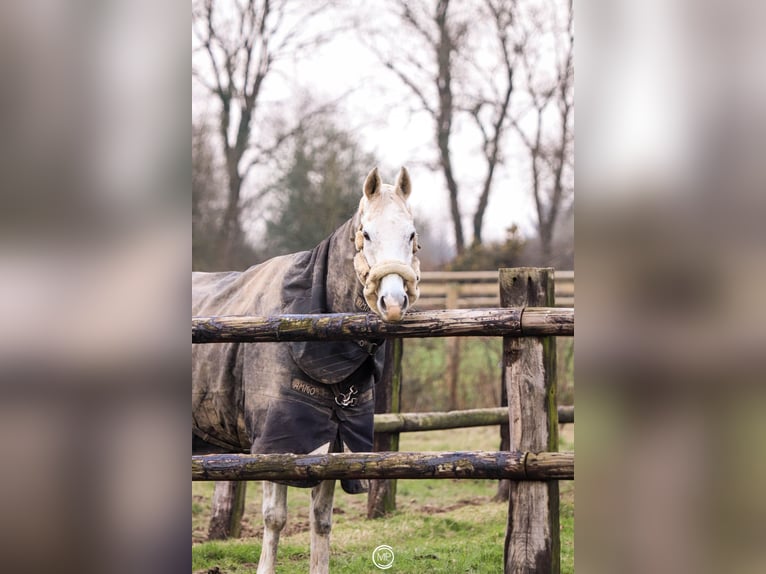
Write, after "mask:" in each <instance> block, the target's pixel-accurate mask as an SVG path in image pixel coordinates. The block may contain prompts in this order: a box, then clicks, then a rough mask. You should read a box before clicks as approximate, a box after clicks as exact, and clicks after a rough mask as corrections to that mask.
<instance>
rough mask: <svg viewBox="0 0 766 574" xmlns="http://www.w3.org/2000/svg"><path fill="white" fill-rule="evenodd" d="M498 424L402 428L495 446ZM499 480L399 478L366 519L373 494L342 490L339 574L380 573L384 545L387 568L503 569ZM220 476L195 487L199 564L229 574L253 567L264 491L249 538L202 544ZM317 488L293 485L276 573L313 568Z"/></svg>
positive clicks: (247, 522)
mask: <svg viewBox="0 0 766 574" xmlns="http://www.w3.org/2000/svg"><path fill="white" fill-rule="evenodd" d="M567 427H569V428H568V429H567V431H566V432H564V433H562V435H563V436H562V438H561V449H562V450H572V449H573V448H574V438H573V433H572V432H571V428H572V425H567ZM498 441H499V431H498V428H497V427H482V428H472V429H459V430H447V431H434V432H422V433H405V434H402V437H401V444H400V450H402V451H407V450H409V451H429V450H431V451H433V450H496V449H497V445H498ZM496 489H497V482H496V481H492V480H471V479H466V480H449V479H446V480H400V481H398V486H397V511H396V513H394V514H393V515H392V516H389V517H387V518H384V519H378V520H367V518H366V517H365V515H366V504H367V497H366V495H356V496H351V495H348V494H345V493H344V492H342V491H341V489H340V487H339V488H338V489H337V490H336V497H335V512H334V514H333V531H332V557H331V559H330V571H331V572H333V574H335V573H340V574H352V573H353V574H357V573H367V572H381V570H378V569H377V568H376V567H375V566H374V565H373V563H372V560H371V555H372V551H373V550H374V549H375V547H376V546H378V545H380V544H388V545H389V546H391V547H392V548H393V549H394V552H395V555H396V558H395V561H394V566H393V567H392V568H391V569H390V570H388V572H392V573H394V572H396V573H411V574H420V573H423V572H429V573H436V574H439V573H473V572H475V573H483V572H500V571H502V561H503V540H504V537H505V524H506V516H507V503H504V502H503V503H497V502H492V500H491V499H492V497H493V496H494V494H495V491H496ZM212 491H213V483H210V482H195V483H193V484H192V541H193V542H194V543H193V545H192V569H193V571H204V572H206V571H207V570H208V569H211V568H213V567H215V566H217V567H219V568H220V571H221V572H223V573H230V574H244V573H251V572H255V570H256V567H257V564H258V557H259V555H260V550H261V546H260V535H261V530H262V528H261V517H260V504H261V488H260V483H254V482H252V483H249V484H248V493H247V502H246V511H245V518H244V520H243V538H242V539H240V540H230V541H224V542H204V538H205V531H206V528H207V521H208V520H209V517H210V497H211V495H212ZM560 491H561V492H560V498H561V505H560V508H561V513H560V520H561V571H562V572H563V573H572V572H574V483H573V482H569V481H562V482H560ZM308 501H309V491H308V490H306V489H297V488H290V489H289V492H288V522H287V526H286V527H285V530H284V531H283V534H282V537H281V541H280V545H279V557H278V565H277V573H278V574H291V573H293V572H301V573H305V572H308V559H309V531H308V524H309V521H308Z"/></svg>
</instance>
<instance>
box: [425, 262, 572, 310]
mask: <svg viewBox="0 0 766 574" xmlns="http://www.w3.org/2000/svg"><path fill="white" fill-rule="evenodd" d="M498 277H499V274H498V272H497V271H424V272H423V273H421V278H420V298H419V299H418V301H417V303H416V305H415V307H416V308H417V309H421V310H432V309H476V308H479V307H499V306H500V292H499V290H498V288H497V285H498ZM554 279H555V283H554V295H555V304H556V306H558V307H574V291H575V290H574V271H571V270H569V271H556V272H555V277H554Z"/></svg>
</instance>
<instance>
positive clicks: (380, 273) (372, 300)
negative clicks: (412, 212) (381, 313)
mask: <svg viewBox="0 0 766 574" xmlns="http://www.w3.org/2000/svg"><path fill="white" fill-rule="evenodd" d="M354 245H355V246H356V255H355V256H354V270H355V271H356V276H357V278H358V279H359V282H360V283H361V284H362V285H364V299H365V301H367V305H369V306H370V309H372V310H373V311H375V312H378V299H377V297H376V294H377V293H378V289H379V288H380V281H381V279H383V277H385V276H386V275H391V274H392V273H395V274H396V275H399V276H400V277H401V278H402V279H403V280H404V288H405V290H406V291H407V297H409V299H410V305H411V304H412V303H414V302H415V301H416V300H417V298H418V297H419V296H420V289H418V282H419V281H420V260H419V259H418V258H417V257H416V256H415V253H416V252H417V251H418V249H420V245H419V244H418V235H417V234H415V239H414V240H413V242H412V253H413V255H412V263H411V264H410V265H407V264H406V263H403V262H402V261H395V260H388V261H380V262H379V263H376V264H375V265H373V266H372V267H370V264H369V263H368V262H367V258H366V257H365V255H364V235H363V233H362V226H361V225H360V226H359V229H357V231H356V235H355V236H354Z"/></svg>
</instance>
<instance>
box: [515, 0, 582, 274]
mask: <svg viewBox="0 0 766 574" xmlns="http://www.w3.org/2000/svg"><path fill="white" fill-rule="evenodd" d="M550 6H551V10H552V15H551V17H550V18H549V19H548V21H549V22H552V24H549V25H546V24H544V22H543V20H542V18H541V17H540V15H539V14H538V13H536V12H532V13H531V14H530V15H529V17H528V18H526V19H525V22H526V24H527V26H528V27H527V31H526V38H525V45H524V49H523V50H522V56H521V58H522V62H523V66H524V70H525V76H526V78H525V91H526V93H527V95H528V99H529V110H528V111H527V113H526V114H523V115H520V116H518V117H517V118H516V119H514V120H513V125H514V128H515V131H516V132H517V133H518V135H519V137H520V139H521V141H522V143H523V145H524V148H525V149H526V150H527V154H528V157H529V165H530V188H531V191H532V195H533V199H534V203H535V211H536V214H537V229H538V235H539V238H540V247H541V251H542V257H543V261H542V262H541V264H543V265H549V264H551V263H552V262H553V256H554V254H553V244H554V232H555V230H556V228H557V225H558V224H559V218H560V216H562V215H564V214H566V213H569V212H571V201H572V197H573V194H574V182H573V158H574V149H573V148H574V133H573V130H574V126H573V121H574V119H573V113H574V30H573V14H572V1H571V0H567V1H566V4H565V5H564V6H563V7H562V6H561V5H560V4H559V3H558V2H553V3H551V5H550ZM562 8H563V15H564V20H565V24H564V25H563V26H561V25H560V24H559V23H558V21H559V20H560V19H561V12H562ZM546 42H547V43H548V45H549V46H551V47H552V51H553V53H554V55H555V56H554V57H555V58H556V62H555V68H554V69H555V73H554V74H553V75H552V77H544V76H543V74H541V73H540V71H541V70H544V69H546V66H544V65H542V64H541V60H542V58H543V55H544V53H545V51H544V47H543V46H544V45H545V43H546ZM541 76H543V77H541Z"/></svg>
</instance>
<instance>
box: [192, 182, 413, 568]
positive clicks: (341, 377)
mask: <svg viewBox="0 0 766 574" xmlns="http://www.w3.org/2000/svg"><path fill="white" fill-rule="evenodd" d="M411 191H412V184H411V181H410V176H409V174H408V172H407V170H406V169H405V168H404V167H403V168H402V169H401V170H400V172H399V174H398V176H397V178H396V182H395V184H394V185H389V184H383V182H382V180H381V178H380V175H379V173H378V169H377V168H374V169H372V171H370V173H369V174H368V175H367V177H366V179H365V181H364V184H363V186H362V196H361V199H360V201H359V207H358V209H357V211H356V213H355V214H354V215H353V216H352V217H351V219H349V220H348V221H346V222H345V223H344V224H343V225H341V226H340V227H339V228H338V229H336V230H335V231H334V232H333V233H332V234H331V235H330V236H329V237H328V238H327V239H325V240H324V241H322V242H321V243H320V244H319V245H317V246H316V247H315V248H314V249H312V250H311V251H302V252H298V253H293V254H290V255H283V256H279V257H275V258H273V259H270V260H268V261H265V262H263V263H261V264H258V265H254V266H252V267H250V268H249V269H247V270H245V271H242V272H224V273H192V315H197V316H205V315H261V316H267V315H276V314H283V313H301V314H305V313H340V312H373V313H375V314H377V315H378V316H380V317H381V318H382V319H383V320H384V321H400V320H401V319H402V317H403V316H404V315H405V313H406V312H407V311H408V310H409V309H410V308H411V307H412V305H413V303H414V302H415V301H416V300H417V298H418V295H419V290H418V282H419V281H420V263H419V260H418V258H417V256H416V252H417V250H418V249H419V245H418V235H417V232H416V230H415V225H414V221H413V216H412V212H411V210H410V207H409V204H408V198H409V197H410V193H411ZM384 343H385V341H384V340H360V341H335V342H333V341H330V342H318V341H317V342H314V341H312V342H295V343H292V342H291V343H279V344H274V343H251V344H236V343H219V344H206V345H192V380H193V382H192V452H193V453H195V454H206V453H214V452H219V453H220V452H251V453H254V454H264V453H277V452H279V453H290V452H291V453H296V454H311V453H325V452H343V451H351V452H367V451H371V450H372V438H373V414H374V404H375V400H374V396H375V383H376V381H377V380H378V379H379V378H380V375H381V372H382V367H383V357H384V352H382V348H383V346H384ZM288 484H292V485H294V486H301V487H311V488H312V491H311V511H310V523H311V572H312V574H322V573H326V572H328V569H329V558H330V530H331V527H332V510H333V495H334V489H335V481H334V480H325V481H321V482H320V481H316V482H311V483H309V482H306V481H303V482H299V483H289V482H285V483H270V482H264V488H263V522H264V534H263V546H262V550H261V556H260V559H259V563H258V573H259V574H268V573H273V572H274V567H275V563H276V556H277V545H278V543H279V535H280V532H281V530H282V529H283V527H284V525H285V522H286V518H287V485H288ZM341 485H342V487H343V489H344V490H345V491H346V492H349V493H352V494H355V493H360V492H365V491H366V490H367V488H366V486H367V485H366V481H358V480H341Z"/></svg>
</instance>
